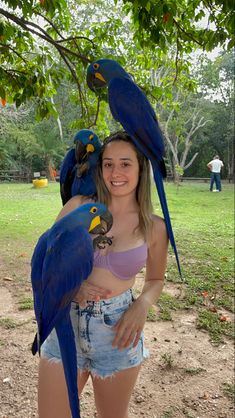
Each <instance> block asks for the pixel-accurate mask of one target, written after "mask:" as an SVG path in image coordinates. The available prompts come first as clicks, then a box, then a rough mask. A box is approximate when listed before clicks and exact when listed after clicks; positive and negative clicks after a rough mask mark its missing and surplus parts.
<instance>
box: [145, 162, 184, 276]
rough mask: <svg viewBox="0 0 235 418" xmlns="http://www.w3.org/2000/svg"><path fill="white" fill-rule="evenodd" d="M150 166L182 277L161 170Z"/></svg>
mask: <svg viewBox="0 0 235 418" xmlns="http://www.w3.org/2000/svg"><path fill="white" fill-rule="evenodd" d="M152 167H153V175H154V181H155V184H156V187H157V191H158V196H159V200H160V203H161V207H162V212H163V216H164V219H165V223H166V229H167V233H168V237H169V240H170V243H171V246H172V248H173V250H174V253H175V258H176V263H177V267H178V270H179V274H180V278H181V279H182V272H181V267H180V261H179V256H178V251H177V248H176V243H175V238H174V234H173V230H172V226H171V219H170V215H169V211H168V206H167V200H166V195H165V190H164V184H163V179H162V174H161V172H160V170H159V169H158V168H155V166H153V165H152Z"/></svg>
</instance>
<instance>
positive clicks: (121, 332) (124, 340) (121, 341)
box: [112, 298, 149, 350]
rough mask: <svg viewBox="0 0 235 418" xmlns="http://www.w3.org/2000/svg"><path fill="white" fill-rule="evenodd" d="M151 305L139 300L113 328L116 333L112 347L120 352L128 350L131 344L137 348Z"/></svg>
mask: <svg viewBox="0 0 235 418" xmlns="http://www.w3.org/2000/svg"><path fill="white" fill-rule="evenodd" d="M148 308H149V304H148V303H146V301H144V300H142V299H140V298H139V299H137V300H135V302H133V304H132V305H131V306H130V307H129V309H128V310H127V311H126V312H125V313H124V314H123V315H122V317H121V318H120V319H119V321H118V322H117V323H116V324H115V325H114V326H113V330H114V331H115V332H116V335H115V338H114V340H113V343H112V346H113V347H117V348H118V349H119V350H121V349H123V348H127V347H128V346H129V345H130V344H131V343H133V347H136V346H137V344H138V341H139V339H140V336H141V332H142V331H143V328H144V324H145V322H146V319H147V314H148Z"/></svg>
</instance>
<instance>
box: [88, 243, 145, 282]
mask: <svg viewBox="0 0 235 418" xmlns="http://www.w3.org/2000/svg"><path fill="white" fill-rule="evenodd" d="M147 252H148V248H147V244H146V243H144V244H142V245H140V246H139V247H136V248H131V249H130V250H126V251H110V252H108V253H107V254H106V255H101V254H100V251H99V250H98V251H95V253H94V264H93V266H94V267H96V268H103V269H106V270H109V271H110V272H111V273H112V274H113V275H114V276H117V277H118V278H119V279H121V280H128V279H131V278H132V277H133V276H135V275H136V274H137V273H138V272H139V271H140V270H141V269H142V268H143V267H144V266H145V264H146V260H147Z"/></svg>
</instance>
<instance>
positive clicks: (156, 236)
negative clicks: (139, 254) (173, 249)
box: [148, 214, 168, 245]
mask: <svg viewBox="0 0 235 418" xmlns="http://www.w3.org/2000/svg"><path fill="white" fill-rule="evenodd" d="M167 237H168V235H167V229H166V224H165V220H164V219H163V218H162V217H161V216H158V215H155V214H153V215H152V228H151V232H150V234H149V237H148V243H149V245H153V244H155V243H156V242H158V241H159V240H160V241H162V240H165V239H167Z"/></svg>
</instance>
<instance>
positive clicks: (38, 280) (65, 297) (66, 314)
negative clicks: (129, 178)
mask: <svg viewBox="0 0 235 418" xmlns="http://www.w3.org/2000/svg"><path fill="white" fill-rule="evenodd" d="M111 226H112V215H111V213H110V212H109V211H108V210H107V208H106V206H105V205H103V204H101V203H98V202H97V203H86V204H84V205H82V206H80V207H79V208H77V209H75V210H73V211H72V212H70V213H68V214H67V215H65V216H64V217H63V218H62V219H60V220H59V221H57V222H56V223H55V224H54V225H53V226H52V227H51V228H50V229H48V230H47V231H46V232H44V234H42V236H41V237H40V238H39V240H38V243H37V244H36V247H35V249H34V252H33V256H32V260H31V282H32V288H33V297H34V310H35V316H36V320H37V325H38V332H37V334H36V336H35V339H34V342H33V345H32V353H33V354H36V353H37V352H39V354H40V348H41V345H42V344H43V342H44V341H45V339H46V338H47V337H48V335H49V334H50V333H51V331H52V330H53V328H55V330H56V333H57V337H58V341H59V346H60V351H61V357H62V362H63V367H64V373H65V379H66V383H67V388H68V395H69V402H70V408H71V413H72V417H73V418H80V408H79V398H78V387H77V360H76V345H75V338H74V332H73V328H72V323H71V319H70V307H71V302H72V301H73V299H74V297H75V295H76V293H77V292H78V290H79V287H80V285H81V283H82V282H83V281H84V280H86V279H87V277H88V276H89V274H90V273H91V270H92V266H93V248H95V246H98V247H99V248H104V246H105V244H106V243H108V244H109V245H110V244H111V243H112V240H111V238H109V237H107V236H106V235H105V234H106V233H107V232H108V231H109V230H110V228H111ZM91 234H98V235H97V236H96V237H95V238H94V239H93V240H92V237H91Z"/></svg>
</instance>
